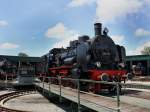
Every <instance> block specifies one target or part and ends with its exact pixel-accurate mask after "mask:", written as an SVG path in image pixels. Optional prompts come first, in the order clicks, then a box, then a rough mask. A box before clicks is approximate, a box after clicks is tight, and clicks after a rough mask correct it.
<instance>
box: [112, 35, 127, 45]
mask: <svg viewBox="0 0 150 112" xmlns="http://www.w3.org/2000/svg"><path fill="white" fill-rule="evenodd" d="M111 38H112V39H113V41H114V42H115V43H116V44H122V42H123V40H124V38H125V37H124V36H123V35H112V36H111Z"/></svg>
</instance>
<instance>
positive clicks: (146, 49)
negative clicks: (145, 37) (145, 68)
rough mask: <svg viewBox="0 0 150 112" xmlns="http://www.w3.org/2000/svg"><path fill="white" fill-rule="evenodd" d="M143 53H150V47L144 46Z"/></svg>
mask: <svg viewBox="0 0 150 112" xmlns="http://www.w3.org/2000/svg"><path fill="white" fill-rule="evenodd" d="M141 53H142V54H143V55H150V47H144V49H143V50H142V51H141Z"/></svg>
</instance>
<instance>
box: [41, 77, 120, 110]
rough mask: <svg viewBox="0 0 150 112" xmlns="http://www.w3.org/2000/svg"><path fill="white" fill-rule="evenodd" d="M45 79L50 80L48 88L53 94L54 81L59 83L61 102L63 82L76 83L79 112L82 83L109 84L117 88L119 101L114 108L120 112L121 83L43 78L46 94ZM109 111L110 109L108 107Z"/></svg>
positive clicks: (60, 98)
mask: <svg viewBox="0 0 150 112" xmlns="http://www.w3.org/2000/svg"><path fill="white" fill-rule="evenodd" d="M45 79H48V85H49V86H48V88H49V91H50V92H51V85H52V82H51V81H52V79H55V80H57V81H58V86H59V101H60V102H62V81H63V80H64V81H66V80H67V81H75V82H76V83H77V88H76V89H77V99H78V100H77V101H78V102H77V104H78V112H81V108H80V107H81V104H80V101H81V98H80V92H82V91H81V90H80V82H86V83H95V84H107V85H113V86H115V87H116V94H117V97H116V98H117V100H116V107H117V108H112V110H113V111H116V112H120V83H119V82H106V81H94V80H86V79H72V78H63V77H61V76H59V77H46V78H45V77H43V80H42V86H43V93H44V88H45V86H44V84H45ZM85 93H87V92H85ZM108 109H110V108H109V107H108Z"/></svg>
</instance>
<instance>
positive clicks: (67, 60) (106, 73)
mask: <svg viewBox="0 0 150 112" xmlns="http://www.w3.org/2000/svg"><path fill="white" fill-rule="evenodd" d="M94 29H95V37H93V38H91V39H90V38H89V36H87V35H84V36H80V37H78V40H74V41H70V45H69V46H68V47H67V48H53V49H52V50H50V51H49V56H48V57H49V59H48V60H49V61H48V67H49V69H48V70H49V75H50V76H54V77H57V76H60V75H61V77H69V78H75V79H78V78H79V79H90V80H96V81H109V82H114V81H115V82H121V81H122V80H124V76H125V75H127V71H126V70H125V69H124V65H125V56H126V53H125V48H124V47H123V46H120V45H116V44H115V43H114V41H113V40H112V39H111V38H110V37H109V36H108V29H107V28H104V30H103V31H102V24H101V23H95V24H94ZM81 86H82V87H81V88H86V89H88V90H92V91H93V92H100V91H101V90H102V89H103V88H104V89H106V88H107V89H108V90H112V89H113V87H112V86H105V85H102V84H84V83H83V84H81Z"/></svg>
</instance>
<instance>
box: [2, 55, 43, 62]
mask: <svg viewBox="0 0 150 112" xmlns="http://www.w3.org/2000/svg"><path fill="white" fill-rule="evenodd" d="M0 58H5V59H8V60H10V61H14V62H19V61H21V62H41V61H42V59H41V58H40V57H20V56H8V55H0Z"/></svg>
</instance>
